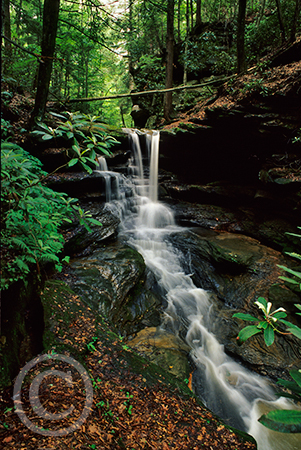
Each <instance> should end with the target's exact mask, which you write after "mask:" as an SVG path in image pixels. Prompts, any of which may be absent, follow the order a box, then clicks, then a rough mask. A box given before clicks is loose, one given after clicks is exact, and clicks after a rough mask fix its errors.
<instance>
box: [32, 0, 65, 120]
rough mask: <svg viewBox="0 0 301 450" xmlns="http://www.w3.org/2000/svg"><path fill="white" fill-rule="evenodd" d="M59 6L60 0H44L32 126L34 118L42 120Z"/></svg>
mask: <svg viewBox="0 0 301 450" xmlns="http://www.w3.org/2000/svg"><path fill="white" fill-rule="evenodd" d="M59 7H60V0H44V10H43V32H42V43H41V52H42V60H43V62H42V63H40V65H39V76H38V86H37V93H36V98H35V105H34V110H33V113H32V116H31V125H32V126H33V125H34V122H35V120H42V119H43V117H44V114H45V108H46V102H47V97H48V92H49V84H50V78H51V71H52V62H53V55H54V49H55V40H56V33H57V24H58V17H59Z"/></svg>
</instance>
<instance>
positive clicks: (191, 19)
mask: <svg viewBox="0 0 301 450" xmlns="http://www.w3.org/2000/svg"><path fill="white" fill-rule="evenodd" d="M190 23H191V29H192V28H193V2H192V0H190Z"/></svg>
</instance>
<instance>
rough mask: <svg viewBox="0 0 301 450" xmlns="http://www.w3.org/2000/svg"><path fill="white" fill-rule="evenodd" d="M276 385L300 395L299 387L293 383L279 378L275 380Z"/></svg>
mask: <svg viewBox="0 0 301 450" xmlns="http://www.w3.org/2000/svg"><path fill="white" fill-rule="evenodd" d="M277 384H280V385H281V386H285V387H286V388H288V389H290V390H291V391H292V392H295V393H296V394H298V395H300V394H301V387H300V386H298V384H297V383H295V381H289V380H283V379H282V378H279V379H278V380H277Z"/></svg>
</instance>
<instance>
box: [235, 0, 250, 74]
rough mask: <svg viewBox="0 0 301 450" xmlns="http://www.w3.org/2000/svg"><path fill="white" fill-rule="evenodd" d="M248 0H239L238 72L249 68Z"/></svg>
mask: <svg viewBox="0 0 301 450" xmlns="http://www.w3.org/2000/svg"><path fill="white" fill-rule="evenodd" d="M246 4H247V0H239V5H238V17H237V37H236V41H237V73H244V72H245V71H246V69H247V65H246V54H245V18H246Z"/></svg>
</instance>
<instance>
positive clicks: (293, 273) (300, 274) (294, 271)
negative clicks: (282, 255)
mask: <svg viewBox="0 0 301 450" xmlns="http://www.w3.org/2000/svg"><path fill="white" fill-rule="evenodd" d="M278 267H279V269H283V270H285V271H286V272H288V273H290V274H291V275H294V276H296V277H298V278H301V272H297V271H296V270H292V269H289V268H288V267H285V266H279V265H278Z"/></svg>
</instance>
